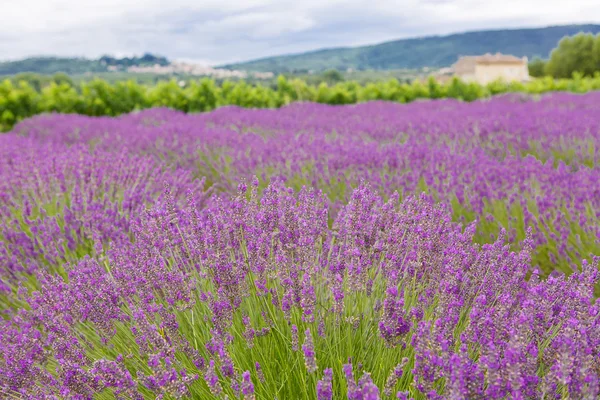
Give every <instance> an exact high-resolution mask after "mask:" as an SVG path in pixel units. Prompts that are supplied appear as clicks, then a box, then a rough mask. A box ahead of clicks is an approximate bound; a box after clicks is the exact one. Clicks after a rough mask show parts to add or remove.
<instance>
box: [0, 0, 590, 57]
mask: <svg viewBox="0 0 600 400" xmlns="http://www.w3.org/2000/svg"><path fill="white" fill-rule="evenodd" d="M8 1H9V3H8V5H7V6H5V7H4V10H3V13H1V14H0V54H2V55H3V59H2V61H11V60H20V59H24V58H31V57H52V56H54V57H83V58H91V59H94V58H99V57H100V56H102V55H111V56H116V57H123V56H133V55H141V54H143V53H151V54H156V55H161V56H165V57H167V58H168V59H170V60H174V61H184V60H194V62H195V63H198V64H202V65H207V66H216V65H223V64H233V63H237V62H243V61H248V60H255V59H262V58H267V57H273V56H280V55H287V54H298V53H305V52H311V51H318V50H323V49H332V48H347V47H359V46H365V45H373V44H378V43H382V42H389V41H393V40H401V39H410V38H423V37H431V36H447V35H451V34H460V33H468V32H474V31H487V30H508V29H527V28H542V27H547V26H559V25H580V24H598V23H600V7H597V6H596V5H595V4H594V3H595V0H575V1H573V2H571V4H569V5H568V7H567V8H565V6H564V3H563V2H562V1H560V0H550V1H544V2H542V1H541V0H529V1H526V2H523V1H519V0H504V1H493V2H487V3H486V4H485V5H482V4H481V3H480V2H478V1H477V0H409V1H408V2H405V4H404V5H403V6H402V8H400V7H398V6H397V5H396V4H394V2H393V1H391V0H376V1H370V2H367V0H332V1H330V2H328V3H327V4H322V3H320V2H318V1H317V0H307V1H305V2H303V3H302V4H297V3H295V2H293V1H292V0H244V1H241V0H235V1H230V2H227V3H222V2H219V1H216V0H202V1H201V2H200V4H198V2H193V1H191V0H172V1H171V2H169V4H168V5H167V6H166V7H165V5H164V4H161V2H160V0H145V1H143V2H142V1H141V0H132V1H127V2H119V1H118V0H104V1H100V0H91V1H87V2H86V3H85V4H81V3H78V2H76V1H74V0H50V1H45V2H42V1H41V0H20V1H15V0H12V1H11V0H8ZM465 9H468V10H469V13H465V12H464V10H465ZM596 21H598V22H596Z"/></svg>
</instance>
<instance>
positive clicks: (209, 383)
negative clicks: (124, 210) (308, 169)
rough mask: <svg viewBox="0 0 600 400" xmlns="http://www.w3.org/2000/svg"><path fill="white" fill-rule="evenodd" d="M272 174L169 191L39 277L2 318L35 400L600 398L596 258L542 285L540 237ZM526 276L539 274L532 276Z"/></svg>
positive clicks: (7, 380)
mask: <svg viewBox="0 0 600 400" xmlns="http://www.w3.org/2000/svg"><path fill="white" fill-rule="evenodd" d="M327 203H328V201H327V199H326V197H325V195H324V194H323V193H322V192H320V191H318V190H315V189H312V188H303V189H302V190H300V191H299V192H294V191H293V190H292V189H290V188H286V187H285V185H283V184H282V183H273V184H271V185H269V186H268V187H267V188H266V189H265V190H264V191H263V192H262V194H259V191H258V181H256V180H255V181H253V182H252V184H251V185H250V187H249V188H248V187H247V186H246V185H245V184H241V185H240V187H239V190H238V193H237V194H236V195H235V196H233V197H231V198H227V197H218V198H215V199H214V202H212V203H211V204H210V205H208V206H207V207H205V208H200V207H198V206H197V205H196V204H194V200H193V197H192V196H190V201H189V204H188V206H187V207H185V208H181V207H178V206H177V205H176V204H175V202H174V201H173V200H172V197H171V196H166V197H165V198H164V200H163V201H159V202H158V203H157V204H156V207H155V208H154V209H153V210H151V211H148V212H146V213H145V214H144V215H143V217H141V218H140V219H139V221H137V220H134V221H133V222H132V226H133V227H132V231H133V232H134V241H133V242H132V243H130V244H129V245H127V246H125V245H123V246H119V247H116V248H113V249H111V250H110V251H109V252H107V254H106V255H102V254H101V255H97V254H93V255H92V256H88V257H86V258H85V259H83V260H82V261H80V262H79V263H78V264H72V265H71V266H67V267H66V271H67V277H66V278H63V277H60V276H57V275H53V274H51V273H49V272H44V273H43V279H42V284H41V287H40V290H38V291H31V292H27V291H26V290H21V291H20V292H19V293H18V296H20V299H21V301H22V302H23V303H25V304H27V306H26V307H24V308H22V309H20V310H18V311H15V312H14V313H13V314H12V315H10V317H9V318H7V319H4V320H2V321H0V323H1V324H2V326H1V327H0V328H1V329H0V387H1V388H2V389H0V390H2V391H3V395H4V396H6V397H9V396H11V395H12V396H16V397H24V398H114V397H121V398H156V397H159V398H225V397H228V398H240V399H241V398H245V399H253V398H280V399H283V398H309V399H311V398H312V399H331V398H349V399H379V398H394V397H397V398H415V399H422V398H428V399H446V398H452V399H462V398H481V399H484V398H485V399H502V398H545V399H549V398H563V399H566V398H595V397H596V396H597V395H598V394H599V392H600V388H599V387H598V378H599V376H598V374H599V369H598V348H599V344H600V343H599V341H600V329H599V326H598V306H597V305H596V303H595V298H594V295H593V288H594V284H595V282H596V280H597V274H598V271H597V267H598V265H597V261H593V262H592V263H587V262H585V261H584V262H583V263H582V268H581V269H580V270H579V271H576V272H574V273H573V274H571V275H570V276H569V277H566V276H551V277H549V278H548V279H540V278H539V276H538V271H537V270H535V269H534V268H533V267H532V265H531V251H532V248H533V245H534V241H533V239H532V237H531V236H528V237H527V238H526V240H525V241H524V243H523V244H522V246H521V247H520V250H519V251H517V252H514V251H511V250H510V248H509V246H508V245H506V236H505V234H501V235H500V236H499V237H498V238H497V240H496V241H495V242H494V243H492V244H484V245H478V244H475V243H474V242H473V237H474V234H475V231H476V225H475V224H469V225H467V226H462V225H461V224H460V223H456V222H453V221H452V214H451V210H450V209H449V208H448V207H447V206H445V205H443V204H436V203H434V202H432V201H431V200H430V199H428V198H427V196H417V197H412V196H409V197H407V198H405V199H404V200H402V201H401V200H400V199H399V195H398V194H392V195H391V196H390V198H389V199H388V200H384V199H382V197H380V196H379V195H378V194H377V193H376V192H375V191H374V190H373V189H372V188H370V187H369V186H368V185H361V186H359V187H358V188H357V189H355V190H354V191H353V192H352V193H351V195H350V199H349V201H348V203H347V204H345V205H344V206H343V207H341V209H340V210H339V212H338V213H337V215H336V217H335V219H334V223H333V225H332V226H331V227H329V225H328V219H329V211H328V207H327ZM529 275H531V277H530V278H529V279H527V278H528V277H529Z"/></svg>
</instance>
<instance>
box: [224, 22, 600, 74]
mask: <svg viewBox="0 0 600 400" xmlns="http://www.w3.org/2000/svg"><path fill="white" fill-rule="evenodd" d="M579 32H590V33H592V34H596V33H600V25H566V26H552V27H547V28H537V29H515V30H495V31H480V32H468V33H461V34H455V35H449V36H442V37H440V36H431V37H425V38H415V39H403V40H395V41H393V42H387V43H382V44H378V45H372V46H364V47H355V48H337V49H327V50H319V51H314V52H308V53H302V54H296V55H286V56H279V57H269V58H264V59H260V60H254V61H248V62H242V63H237V64H229V65H225V66H223V67H224V68H231V69H243V70H248V71H271V72H274V73H285V72H304V73H307V72H309V71H325V70H328V69H331V68H335V69H338V70H346V69H348V68H352V69H355V70H366V69H375V70H383V69H402V68H404V69H406V68H408V69H418V68H422V67H426V66H427V67H446V66H449V65H451V64H453V63H454V62H456V60H457V59H458V57H459V56H461V55H475V54H484V53H496V52H501V53H506V54H512V55H515V56H518V57H522V56H527V57H529V58H530V59H531V58H534V57H542V58H546V57H548V55H549V54H550V51H551V50H552V49H553V48H554V47H555V46H556V43H557V42H558V41H559V40H560V39H561V38H562V37H564V36H570V35H575V34H577V33H579Z"/></svg>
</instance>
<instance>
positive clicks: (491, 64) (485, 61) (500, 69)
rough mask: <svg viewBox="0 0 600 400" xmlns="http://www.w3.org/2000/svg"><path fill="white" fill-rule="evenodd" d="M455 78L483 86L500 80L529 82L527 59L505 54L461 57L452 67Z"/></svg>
mask: <svg viewBox="0 0 600 400" xmlns="http://www.w3.org/2000/svg"><path fill="white" fill-rule="evenodd" d="M452 69H453V71H454V76H456V77H458V78H460V79H461V80H463V81H465V82H477V83H480V84H482V85H485V84H488V83H490V82H493V81H495V80H498V79H502V80H504V81H507V82H510V81H520V82H525V81H528V80H529V79H530V78H529V70H528V68H527V57H523V58H519V57H515V56H511V55H505V54H500V53H496V54H489V53H488V54H485V55H482V56H467V57H460V58H459V59H458V61H457V62H456V63H455V64H454V65H453V66H452Z"/></svg>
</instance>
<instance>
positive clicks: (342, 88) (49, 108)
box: [0, 73, 600, 131]
mask: <svg viewBox="0 0 600 400" xmlns="http://www.w3.org/2000/svg"><path fill="white" fill-rule="evenodd" d="M39 86H41V89H39V88H38V87H36V86H35V85H32V84H30V83H28V82H27V81H24V80H22V81H18V82H16V83H15V82H13V81H11V80H9V79H6V80H4V81H3V82H2V83H0V130H4V131H6V130H9V129H11V128H12V127H13V126H14V124H15V123H17V122H19V121H21V120H23V119H24V118H27V117H30V116H32V115H36V114H40V113H44V112H60V113H78V114H84V115H92V116H104V115H107V116H115V115H120V114H124V113H128V112H131V111H134V110H140V109H144V108H149V107H170V108H174V109H177V110H181V111H184V112H200V111H209V110H212V109H214V108H216V107H220V106H224V105H236V106H240V107H254V108H264V107H281V106H283V105H286V104H289V103H291V102H294V101H314V102H318V103H326V104H351V103H358V102H364V101H370V100H386V101H395V102H400V103H408V102H411V101H414V100H417V99H429V98H445V97H450V98H456V99H460V100H465V101H473V100H477V99H480V98H485V97H488V96H491V95H496V94H501V93H508V92H521V93H529V94H540V93H546V92H550V91H570V92H577V93H583V92H588V91H592V90H600V73H597V74H596V75H595V76H594V77H589V78H584V77H582V76H581V74H575V76H574V78H573V79H552V78H549V77H546V78H543V79H538V80H535V81H532V82H529V83H518V82H511V83H506V82H502V81H497V82H493V83H491V84H490V85H487V86H481V85H479V84H476V83H464V82H461V81H460V80H458V79H453V80H452V81H450V82H448V83H446V84H440V83H438V82H436V81H435V80H434V79H433V78H430V80H429V81H428V82H427V83H421V82H418V81H414V82H413V83H410V84H409V83H400V82H398V81H397V80H395V79H392V80H389V81H385V82H375V83H369V84H366V85H359V84H358V83H356V82H353V81H344V82H338V83H336V84H334V85H327V84H325V83H321V84H319V85H318V86H311V85H309V84H307V83H306V82H305V81H303V80H300V79H292V80H289V79H286V78H285V77H283V76H280V77H279V78H278V79H277V84H276V86H275V87H268V86H263V85H260V84H258V85H252V84H249V83H247V82H245V81H238V82H232V81H225V82H223V83H222V84H220V85H219V84H217V83H216V82H215V81H213V80H210V79H208V78H205V79H202V80H197V81H191V82H188V83H187V84H186V85H184V86H183V87H182V86H180V85H179V84H178V82H177V81H175V80H171V81H166V82H159V83H158V84H156V85H154V86H146V85H140V84H138V83H136V82H134V81H125V82H116V83H114V84H110V83H107V82H106V81H103V80H100V79H95V80H92V81H90V82H83V83H81V84H80V85H74V84H73V83H72V82H71V80H70V79H69V78H68V77H67V76H64V75H60V74H59V75H55V76H54V77H53V78H52V80H50V81H49V83H48V84H47V85H46V86H43V85H41V83H40V85H39ZM36 89H37V90H36Z"/></svg>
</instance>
